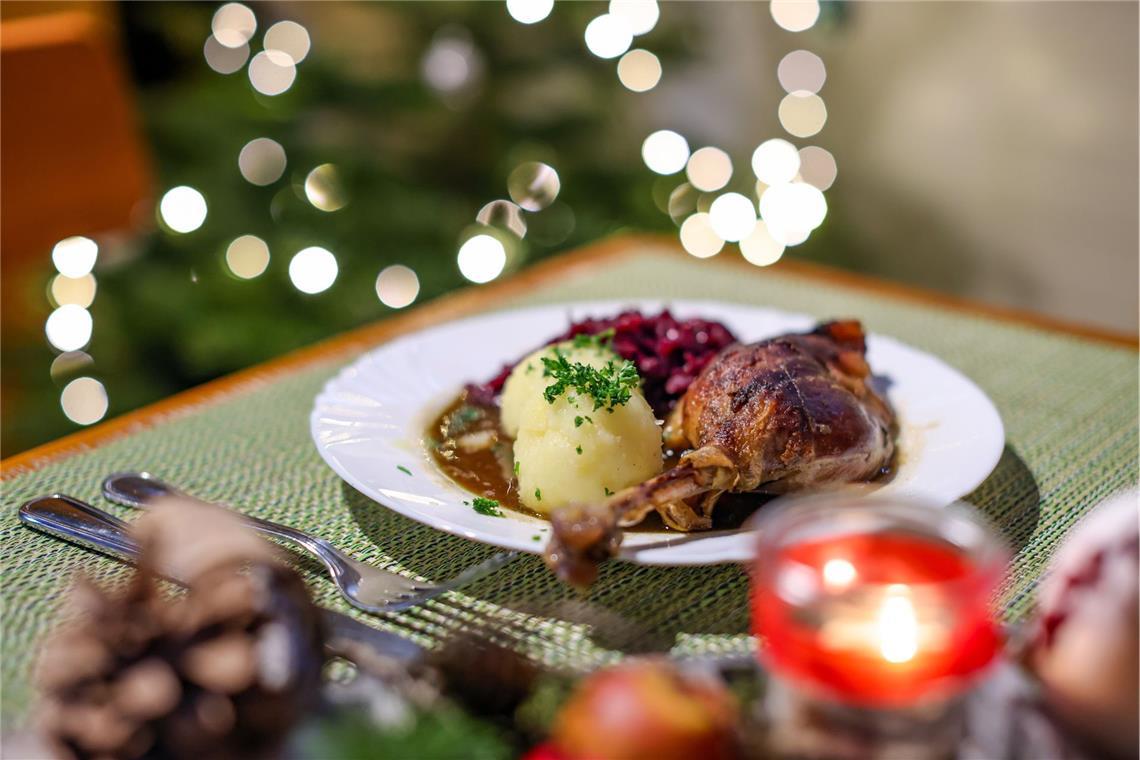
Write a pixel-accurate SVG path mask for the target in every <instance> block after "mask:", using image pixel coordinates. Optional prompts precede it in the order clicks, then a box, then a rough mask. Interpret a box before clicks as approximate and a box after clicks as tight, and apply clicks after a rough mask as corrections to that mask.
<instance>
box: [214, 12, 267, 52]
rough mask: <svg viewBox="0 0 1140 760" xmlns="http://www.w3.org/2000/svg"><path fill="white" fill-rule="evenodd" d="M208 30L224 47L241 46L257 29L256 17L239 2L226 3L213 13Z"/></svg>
mask: <svg viewBox="0 0 1140 760" xmlns="http://www.w3.org/2000/svg"><path fill="white" fill-rule="evenodd" d="M210 30H211V31H213V33H214V37H216V38H217V40H218V42H220V43H221V44H223V45H225V46H226V47H231V48H236V47H241V46H242V45H244V44H246V43H247V42H249V41H250V39H251V38H252V37H253V33H254V32H256V31H257V17H256V16H254V15H253V11H251V10H250V9H249V8H248V7H246V6H244V5H242V4H241V3H226V4H225V5H223V6H222V7H221V8H218V10H217V11H216V12H215V13H214V18H213V20H212V21H211V22H210Z"/></svg>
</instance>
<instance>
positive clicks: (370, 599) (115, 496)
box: [103, 472, 518, 613]
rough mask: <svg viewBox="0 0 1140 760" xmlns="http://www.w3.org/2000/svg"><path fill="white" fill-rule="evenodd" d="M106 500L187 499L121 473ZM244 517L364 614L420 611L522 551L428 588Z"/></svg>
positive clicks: (129, 503)
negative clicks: (298, 555)
mask: <svg viewBox="0 0 1140 760" xmlns="http://www.w3.org/2000/svg"><path fill="white" fill-rule="evenodd" d="M103 496H104V497H106V498H107V499H109V500H110V501H113V502H115V503H116V504H122V505H123V506H126V507H135V508H136V509H145V508H146V507H147V506H148V504H149V503H150V502H152V501H153V500H154V499H157V498H160V497H164V496H186V494H184V493H183V492H182V491H179V490H178V489H177V488H174V487H173V486H170V485H167V484H166V483H163V482H162V481H161V480H158V479H157V478H155V477H153V476H152V475H150V474H149V473H146V472H118V473H115V474H113V475H109V476H107V478H106V479H105V480H104V481H103ZM241 517H242V520H243V521H244V522H245V523H246V524H248V525H249V526H250V527H251V528H253V529H254V530H256V531H258V532H260V533H263V534H265V535H267V536H273V537H274V538H280V539H284V540H285V541H289V542H291V543H293V544H296V545H297V546H300V547H301V548H303V549H305V550H306V551H308V552H309V553H310V554H312V555H313V556H314V557H316V558H317V559H319V560H320V561H321V562H322V563H323V564H324V566H325V567H326V568H327V569H328V571H329V575H330V576H331V577H332V580H333V583H335V584H336V587H337V588H338V589H339V590H340V593H341V595H342V596H344V598H345V599H346V600H347V601H348V603H349V604H351V605H352V606H354V607H357V608H358V609H362V610H364V611H365V612H377V613H378V612H395V611H397V610H403V609H407V608H409V607H416V606H418V605H420V604H423V603H424V602H426V601H427V600H429V599H433V598H435V597H437V596H439V595H440V594H442V593H444V592H445V591H451V590H452V589H455V588H459V587H460V586H463V585H466V584H468V583H471V582H472V581H475V580H478V579H479V578H482V577H483V576H485V575H488V574H489V573H492V572H494V571H496V570H498V569H499V568H500V567H503V566H504V565H506V564H507V563H508V562H510V561H511V560H513V559H515V558H516V557H517V556H518V552H499V553H498V554H495V555H493V556H492V557H490V558H488V559H485V560H483V561H482V562H480V563H478V564H476V565H472V566H471V567H469V568H467V569H466V570H464V571H463V572H461V573H460V574H459V575H457V576H455V577H454V578H452V579H451V580H448V581H444V582H442V583H430V582H427V581H417V580H414V579H412V578H408V577H405V576H403V575H400V574H398V573H394V572H392V571H390V570H383V569H381V568H378V567H373V566H372V565H369V564H366V563H364V562H359V561H357V560H354V559H352V558H351V557H349V556H348V555H346V554H345V553H344V552H342V551H341V550H339V549H337V548H336V547H335V546H333V545H332V544H331V543H329V542H328V541H326V540H325V539H323V538H320V537H318V536H312V535H309V534H308V533H305V532H304V531H301V530H297V529H296V528H291V527H289V526H287V525H280V524H278V523H275V522H270V521H269V520H263V519H261V518H260V517H252V516H250V515H242V516H241Z"/></svg>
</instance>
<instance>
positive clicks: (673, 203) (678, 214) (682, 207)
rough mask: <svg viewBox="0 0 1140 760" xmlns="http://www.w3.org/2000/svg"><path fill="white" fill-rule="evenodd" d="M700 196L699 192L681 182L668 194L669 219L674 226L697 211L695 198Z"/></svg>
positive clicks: (686, 183)
mask: <svg viewBox="0 0 1140 760" xmlns="http://www.w3.org/2000/svg"><path fill="white" fill-rule="evenodd" d="M700 194H701V193H700V191H699V190H697V189H696V188H695V187H693V186H692V185H690V184H689V183H688V182H682V183H681V184H679V185H677V186H676V187H675V188H673V192H671V193H669V209H668V210H669V217H670V218H671V219H672V220H673V222H674V224H680V223H681V222H683V221H685V219H687V218H688V217H689V215H690V214H692V213H693V212H694V211H696V210H697V198H698V197H700Z"/></svg>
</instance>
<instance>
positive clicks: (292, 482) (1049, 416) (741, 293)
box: [0, 250, 1138, 725]
mask: <svg viewBox="0 0 1140 760" xmlns="http://www.w3.org/2000/svg"><path fill="white" fill-rule="evenodd" d="M622 297H630V298H632V297H650V298H698V299H699V298H707V299H721V300H726V301H735V302H741V303H748V304H755V305H764V306H772V307H776V308H782V309H787V310H792V311H799V312H808V313H811V314H815V315H817V316H820V317H828V316H840V315H853V316H858V317H859V318H861V319H863V320H864V322H865V323H866V324H867V325H868V327H869V328H870V329H871V330H874V331H878V332H882V333H885V334H889V335H893V336H895V337H897V338H899V339H901V340H903V341H905V342H907V343H910V344H912V345H914V346H917V347H919V348H922V349H925V350H927V351H930V352H931V353H934V354H936V355H938V356H940V357H941V358H943V359H944V360H946V361H947V362H949V363H950V364H952V365H954V366H956V367H957V368H959V369H960V370H962V371H963V372H964V373H966V374H967V375H969V376H970V377H971V378H973V379H974V380H975V381H976V382H977V383H978V384H979V385H980V386H981V387H982V388H983V389H984V390H985V391H986V393H988V394H989V395H990V397H991V398H992V399H993V400H994V402H995V403H996V404H997V406H998V409H999V410H1000V411H1001V414H1002V417H1003V419H1004V421H1005V424H1006V435H1007V448H1006V451H1005V454H1004V456H1003V457H1002V460H1001V463H1000V464H999V466H998V468H997V470H996V471H995V472H994V474H993V475H992V476H991V477H990V478H989V479H988V480H987V481H986V482H985V483H984V484H983V485H982V486H981V487H980V488H979V489H978V490H977V491H976V492H975V493H974V494H972V495H971V496H970V497H969V500H970V501H972V502H973V503H974V504H976V505H977V506H979V507H980V508H981V509H982V510H983V511H984V512H985V513H987V514H988V515H989V516H990V517H991V518H992V519H993V520H994V521H995V522H996V523H997V524H998V525H999V526H1000V527H1001V529H1002V530H1003V531H1004V532H1005V534H1006V536H1007V538H1008V540H1009V541H1010V543H1011V544H1012V545H1013V546H1014V547H1015V548H1016V549H1017V553H1016V556H1015V559H1014V562H1013V566H1012V569H1011V572H1010V574H1009V577H1008V579H1007V580H1006V582H1005V584H1004V587H1003V589H1002V596H1001V603H1002V604H1003V605H1004V608H1005V611H1006V615H1007V617H1008V619H1010V620H1011V621H1016V620H1018V619H1019V618H1021V617H1022V616H1023V615H1025V613H1026V612H1027V611H1028V610H1029V608H1030V606H1031V592H1032V590H1033V587H1034V585H1035V583H1036V579H1037V578H1038V576H1039V574H1040V572H1041V570H1042V568H1043V565H1044V564H1045V562H1046V561H1047V560H1048V558H1049V556H1050V554H1051V553H1052V550H1053V549H1054V547H1055V546H1056V544H1057V542H1058V540H1059V539H1060V538H1061V536H1063V535H1064V534H1065V532H1066V531H1067V530H1068V529H1069V528H1070V527H1071V526H1072V525H1073V523H1075V522H1076V521H1077V520H1079V519H1080V518H1081V516H1082V515H1083V514H1084V513H1085V512H1086V511H1087V510H1088V509H1089V508H1090V507H1091V506H1093V505H1094V504H1096V503H1097V502H1098V501H1100V500H1101V499H1103V498H1104V497H1105V496H1107V495H1108V494H1110V493H1112V492H1114V491H1117V490H1120V489H1122V488H1125V487H1127V486H1130V485H1132V484H1134V483H1135V482H1136V479H1137V428H1136V419H1137V392H1138V388H1137V356H1136V353H1135V352H1134V351H1132V350H1129V349H1123V348H1114V347H1110V346H1107V345H1104V344H1099V343H1094V342H1091V341H1085V340H1081V339H1077V338H1072V337H1067V336H1062V335H1057V334H1053V333H1047V332H1042V331H1039V330H1035V329H1032V328H1027V327H1021V326H1017V325H1011V324H1008V323H1004V322H995V321H993V320H991V319H987V318H981V317H972V316H970V315H965V314H961V313H957V312H949V311H946V310H943V309H939V308H935V307H927V306H923V305H918V304H914V303H909V302H902V301H895V300H889V299H884V298H882V297H876V296H873V295H868V294H866V293H863V292H858V291H854V290H849V289H846V288H843V287H839V286H832V285H825V284H819V283H816V282H812V281H809V280H804V279H800V278H796V277H792V276H788V275H782V274H780V273H779V272H778V271H772V270H756V271H755V272H748V271H746V270H744V269H743V268H739V269H738V268H735V267H724V266H718V265H716V264H714V263H709V262H698V261H696V260H692V261H689V260H683V259H678V258H676V257H675V256H672V255H670V256H661V255H653V254H652V252H651V251H649V250H647V251H646V252H645V255H643V256H636V257H633V258H630V259H623V260H621V261H620V262H617V263H615V264H613V265H612V266H610V267H608V268H604V269H601V270H598V271H592V272H589V273H587V274H582V275H579V276H576V277H570V278H568V279H565V280H563V281H561V282H558V283H557V284H554V285H550V286H548V287H544V288H540V289H538V290H536V291H535V292H532V293H531V294H530V295H529V296H527V297H525V298H520V299H515V300H513V301H511V302H509V303H504V304H503V306H504V307H506V306H518V305H525V304H538V303H550V302H555V301H564V300H576V299H588V298H622ZM340 364H341V362H337V363H326V364H323V365H319V366H313V367H309V368H306V369H305V370H303V371H301V372H297V373H294V374H291V375H288V376H286V377H284V378H281V379H278V380H274V381H271V382H268V383H264V384H257V385H256V386H251V387H250V388H248V389H247V390H245V391H243V392H240V393H236V394H234V395H233V396H231V397H228V398H225V399H223V400H221V401H218V402H215V403H213V404H210V405H207V406H205V407H204V408H202V409H200V410H196V411H194V412H193V413H192V414H189V415H188V416H184V417H181V418H179V419H177V420H174V421H170V422H166V423H164V424H161V425H159V426H157V427H155V428H152V429H149V430H144V431H141V432H138V433H135V434H133V435H130V436H128V437H126V438H123V439H120V440H117V441H115V442H113V443H111V444H108V445H106V446H103V447H101V448H98V449H96V450H94V451H91V452H88V453H84V454H79V455H77V456H72V457H70V458H68V459H66V460H63V461H60V462H58V463H56V464H52V465H49V466H46V467H44V468H43V469H40V470H38V471H36V472H32V473H29V474H25V475H19V476H16V477H14V478H12V479H11V480H9V481H7V482H5V483H4V485H3V502H4V507H5V512H4V514H5V517H4V518H3V522H2V524H0V540H2V541H3V565H2V566H3V585H2V588H0V598H2V599H3V622H2V629H3V664H2V677H3V682H2V687H3V699H2V701H0V710H2V712H3V719H4V723H5V725H12V723H13V722H14V721H18V720H19V719H20V718H21V717H22V716H23V715H24V714H25V713H26V711H27V708H28V706H29V701H30V699H31V696H32V689H31V686H30V669H31V663H32V658H33V654H34V652H35V649H36V646H37V644H38V643H39V642H40V641H41V640H42V638H43V636H44V634H45V632H46V631H48V630H49V629H50V627H51V625H52V624H53V623H54V622H55V621H56V620H58V618H59V616H60V611H59V610H60V603H61V600H62V598H63V595H64V591H65V589H66V587H67V584H68V580H69V578H70V577H71V576H72V574H73V573H75V572H76V571H83V572H85V573H88V574H90V575H92V576H94V577H96V578H97V579H99V580H102V581H104V582H108V583H121V582H122V581H123V580H124V579H125V578H126V570H125V569H124V567H123V566H122V565H120V564H118V563H116V562H114V561H112V560H109V559H105V558H102V557H98V556H96V555H92V554H90V553H88V552H85V551H82V550H80V549H77V548H75V547H72V546H70V545H67V544H64V543H61V542H59V541H56V540H53V539H50V538H47V537H44V536H42V535H40V534H37V533H33V532H31V531H29V530H27V529H26V528H23V527H21V526H20V524H19V523H18V521H17V518H16V511H17V508H18V507H19V505H20V504H21V503H22V502H24V501H25V500H27V499H29V498H32V497H34V496H39V495H42V494H45V493H48V492H52V491H59V492H65V493H70V494H73V495H75V496H78V497H80V498H83V499H88V500H91V501H92V502H94V503H97V504H101V503H102V502H101V500H100V499H99V492H98V485H99V482H100V480H101V479H102V477H103V476H104V475H106V474H107V473H109V472H112V471H114V470H124V469H148V470H151V471H152V472H154V473H156V474H158V475H160V476H162V477H164V478H166V479H168V480H170V481H171V482H174V483H180V484H185V486H187V488H188V489H189V490H191V491H192V492H194V493H196V494H197V495H200V496H202V497H205V498H210V499H226V500H229V501H230V502H231V503H232V504H234V505H235V506H236V507H238V508H240V509H243V510H245V511H248V512H251V513H256V514H258V515H261V516H264V517H268V518H270V519H273V520H278V521H281V522H284V523H288V524H291V525H296V526H298V527H300V528H304V529H306V530H310V531H312V532H315V533H317V534H319V535H321V536H324V537H325V538H327V539H329V540H331V541H333V542H334V543H336V544H338V545H340V546H342V547H344V548H345V549H347V550H348V551H349V552H351V553H353V554H355V555H356V556H357V557H359V558H360V559H364V560H367V561H371V562H376V563H380V564H384V565H391V566H395V567H398V568H400V569H403V570H405V571H407V572H411V573H418V574H422V575H423V576H426V577H430V578H443V577H448V576H450V575H452V574H454V573H455V572H457V571H458V570H459V569H460V568H462V567H466V566H467V565H469V564H471V563H472V562H475V561H477V560H479V559H481V558H483V557H486V556H488V555H489V554H490V553H491V551H492V550H491V549H489V548H487V547H484V546H481V545H478V544H473V543H469V542H467V541H464V540H463V539H460V538H456V537H454V536H449V535H446V534H443V533H439V532H436V531H434V530H431V529H430V528H427V527H424V526H422V525H419V524H418V523H415V522H412V521H410V520H408V519H406V518H403V517H400V516H398V515H396V514H395V513H393V512H390V511H388V510H386V509H384V508H383V507H380V506H377V505H375V504H374V503H372V502H370V501H369V500H368V499H366V498H364V497H362V496H360V495H359V494H357V493H356V492H354V491H353V490H352V489H350V488H348V487H347V486H345V485H344V484H343V483H342V482H341V481H340V480H339V478H337V476H336V475H335V474H334V473H333V472H332V471H331V470H329V469H328V468H327V467H326V466H325V465H324V463H323V462H322V461H321V459H320V457H319V456H318V455H317V453H316V451H315V449H314V447H313V445H312V443H311V442H310V440H309V431H308V417H309V410H310V408H311V405H312V399H313V397H314V396H315V395H316V394H317V392H318V391H319V390H320V388H321V386H322V384H323V383H324V382H325V381H326V380H327V379H328V378H329V377H330V376H331V375H332V374H333V373H334V372H335V371H336V370H337V369H338V367H339V366H340ZM103 506H106V507H107V509H108V510H109V511H111V512H113V513H115V514H118V515H120V516H122V517H124V518H128V519H129V518H130V517H132V514H131V513H130V510H126V509H122V508H119V507H115V506H108V505H106V504H103ZM298 567H299V568H300V569H301V571H302V572H303V573H304V574H305V575H306V577H307V578H308V580H309V581H310V583H311V585H312V588H313V590H314V593H315V595H316V597H317V599H318V600H319V601H320V603H322V604H324V605H327V606H329V607H333V608H336V609H342V610H345V611H349V608H348V607H347V605H345V604H344V603H342V602H341V601H340V599H339V597H338V596H337V595H336V592H335V591H334V589H333V586H332V584H331V583H330V582H329V581H327V580H326V579H325V578H324V576H323V575H322V574H321V573H320V572H319V570H318V568H316V567H315V566H314V565H313V564H312V563H310V562H307V561H302V560H300V559H298ZM362 619H366V620H369V621H370V622H372V623H374V624H375V625H377V626H379V627H383V628H387V629H389V630H393V631H397V632H400V633H402V634H405V635H407V636H409V637H411V638H413V639H415V640H417V641H419V642H421V643H423V644H426V645H432V644H433V643H435V642H438V641H439V640H440V637H441V636H443V635H444V634H446V632H447V631H449V630H451V629H454V628H455V627H457V626H461V625H465V624H470V623H472V622H474V623H481V622H485V621H487V620H490V621H493V624H494V625H495V626H496V627H497V628H498V629H500V630H501V631H502V636H504V637H505V638H506V640H508V641H510V642H512V643H513V644H514V645H515V646H517V647H518V648H519V649H521V650H522V651H525V652H527V653H528V654H530V655H532V656H534V657H536V658H540V659H542V660H543V661H545V662H547V663H550V664H563V665H569V666H574V667H590V666H593V665H596V664H599V663H601V662H605V661H609V660H612V659H615V658H617V657H620V656H621V654H622V653H623V652H631V651H645V650H651V649H658V650H661V649H672V650H673V651H675V652H686V653H729V652H737V651H745V650H747V649H749V648H750V646H751V641H750V639H749V637H748V636H747V633H746V632H747V630H748V605H747V582H746V578H745V576H744V574H743V572H742V570H741V569H740V568H739V567H737V566H732V565H729V566H719V567H707V568H649V567H637V566H633V565H628V564H624V563H616V562H615V563H610V564H609V565H608V566H607V567H605V568H604V570H603V572H602V574H601V577H600V578H599V580H598V582H597V584H596V585H595V586H594V588H593V590H592V591H591V592H590V595H589V597H588V598H585V599H583V598H581V597H579V596H577V595H576V594H575V593H574V592H572V591H570V590H568V589H566V588H565V587H563V586H561V585H559V584H558V583H557V582H555V581H554V580H553V579H552V578H551V576H550V574H549V573H548V572H547V571H546V570H545V568H544V567H543V566H542V564H541V562H540V561H539V560H538V559H537V558H534V557H526V558H524V559H521V560H518V561H517V562H516V563H515V564H513V565H511V566H510V567H509V568H508V569H506V570H504V571H501V572H499V573H498V574H496V575H493V576H491V577H490V578H486V579H484V580H482V581H480V582H479V583H477V584H474V585H472V586H470V587H468V588H466V589H464V590H463V592H462V593H452V594H448V595H447V596H446V597H444V598H442V599H440V600H438V601H434V602H432V603H430V604H428V605H426V606H425V607H422V608H420V609H417V610H413V611H409V612H406V613H401V614H398V615H388V616H384V617H382V618H368V617H367V616H364V617H363V618H362Z"/></svg>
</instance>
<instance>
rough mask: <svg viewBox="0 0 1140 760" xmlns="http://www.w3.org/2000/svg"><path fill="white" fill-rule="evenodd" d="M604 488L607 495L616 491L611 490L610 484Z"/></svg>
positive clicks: (611, 494)
mask: <svg viewBox="0 0 1140 760" xmlns="http://www.w3.org/2000/svg"><path fill="white" fill-rule="evenodd" d="M603 488H605V491H606V496H613V495H614V492H613V491H611V490H610V487H609V486H603Z"/></svg>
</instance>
